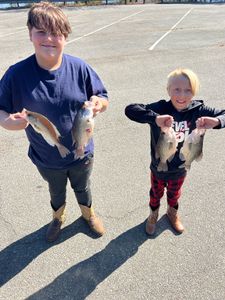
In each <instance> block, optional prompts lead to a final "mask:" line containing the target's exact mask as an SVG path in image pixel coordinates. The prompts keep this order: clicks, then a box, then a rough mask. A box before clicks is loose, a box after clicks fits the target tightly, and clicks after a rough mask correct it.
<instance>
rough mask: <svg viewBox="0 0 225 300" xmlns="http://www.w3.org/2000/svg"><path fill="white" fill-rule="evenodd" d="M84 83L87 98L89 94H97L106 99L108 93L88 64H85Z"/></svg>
mask: <svg viewBox="0 0 225 300" xmlns="http://www.w3.org/2000/svg"><path fill="white" fill-rule="evenodd" d="M85 84H86V93H87V96H88V99H90V97H91V96H98V97H101V98H104V99H106V100H108V93H107V90H106V88H105V86H104V84H103V83H102V80H101V79H100V77H99V76H98V74H97V73H96V72H95V71H94V70H93V69H92V68H91V67H90V66H89V65H86V76H85Z"/></svg>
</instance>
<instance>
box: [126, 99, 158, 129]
mask: <svg viewBox="0 0 225 300" xmlns="http://www.w3.org/2000/svg"><path fill="white" fill-rule="evenodd" d="M125 115H126V116H127V117H128V118H129V119H130V120H132V121H135V122H138V123H148V124H155V119H156V116H158V115H159V114H158V113H156V112H155V111H153V110H152V107H151V105H149V104H147V105H145V104H138V103H135V104H130V105H128V106H127V107H126V108H125Z"/></svg>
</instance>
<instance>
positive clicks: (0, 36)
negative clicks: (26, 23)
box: [0, 27, 27, 38]
mask: <svg viewBox="0 0 225 300" xmlns="http://www.w3.org/2000/svg"><path fill="white" fill-rule="evenodd" d="M22 28H23V27H22ZM23 31H27V28H26V29H23V30H19V31H14V32H10V33H7V34H3V35H0V38H2V37H5V36H9V35H13V34H17V33H19V32H23Z"/></svg>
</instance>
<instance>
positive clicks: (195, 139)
mask: <svg viewBox="0 0 225 300" xmlns="http://www.w3.org/2000/svg"><path fill="white" fill-rule="evenodd" d="M205 132H206V129H199V128H195V129H194V130H192V132H191V133H190V134H189V135H188V137H187V138H186V140H185V141H184V144H183V147H182V148H181V149H180V153H179V157H180V159H181V160H182V161H184V163H183V164H182V165H181V166H180V168H186V169H187V170H190V168H191V164H192V162H193V161H194V160H195V161H200V160H201V159H202V157H203V140H204V136H205Z"/></svg>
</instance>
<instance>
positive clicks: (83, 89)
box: [0, 54, 108, 169]
mask: <svg viewBox="0 0 225 300" xmlns="http://www.w3.org/2000/svg"><path fill="white" fill-rule="evenodd" d="M92 95H96V96H99V97H102V98H105V99H107V97H108V96H107V91H106V89H105V87H104V85H103V83H102V81H101V80H100V78H99V76H98V75H97V74H96V72H95V71H94V70H93V69H92V68H91V67H90V66H89V65H88V64H87V63H85V62H84V61H83V60H81V59H79V58H76V57H73V56H70V55H66V54H64V55H63V60H62V64H61V66H60V67H59V68H58V69H57V70H54V71H47V70H44V69H42V68H41V67H40V66H39V65H38V64H37V61H36V57H35V55H32V56H30V57H28V58H27V59H25V60H23V61H21V62H19V63H17V64H15V65H13V66H11V67H10V68H9V69H8V70H7V71H6V73H5V75H4V76H3V78H2V79H1V82H0V110H4V111H6V112H7V113H16V112H21V111H22V110H23V108H25V109H27V110H29V111H33V112H37V113H40V114H42V115H44V116H45V117H47V118H48V119H49V120H50V121H51V122H52V123H53V124H54V125H55V126H56V128H57V129H58V131H59V133H60V135H61V138H60V142H61V144H63V145H64V146H65V147H66V148H68V149H69V150H70V151H71V154H69V155H67V156H66V157H65V158H62V157H61V155H60V154H59V151H58V149H57V147H56V146H54V147H53V146H51V145H49V144H48V143H47V142H46V141H45V139H44V138H43V137H42V135H41V134H39V133H37V132H36V131H35V130H34V129H33V127H32V126H31V125H29V126H28V127H27V128H26V129H25V130H26V134H27V137H28V140H29V142H30V146H29V153H28V155H29V157H30V158H31V160H32V162H33V163H34V164H35V165H37V166H41V167H46V168H54V169H63V168H67V167H69V166H72V165H73V164H75V163H76V160H74V153H72V151H73V150H74V145H73V142H72V135H71V129H72V126H73V123H74V118H75V116H76V114H77V111H78V109H79V108H80V107H81V105H82V103H83V102H84V101H86V100H88V99H89V98H90V97H91V96H92ZM93 151H94V145H93V140H91V141H90V143H89V144H88V145H87V147H86V148H85V155H88V154H89V153H93Z"/></svg>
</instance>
